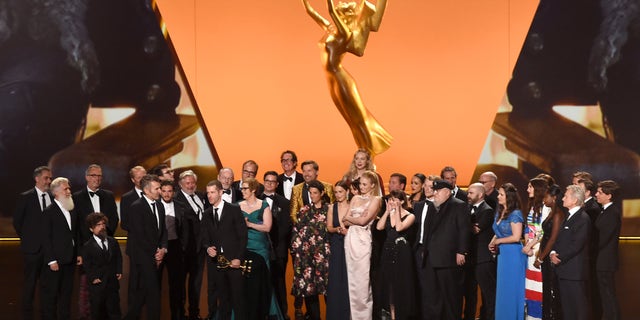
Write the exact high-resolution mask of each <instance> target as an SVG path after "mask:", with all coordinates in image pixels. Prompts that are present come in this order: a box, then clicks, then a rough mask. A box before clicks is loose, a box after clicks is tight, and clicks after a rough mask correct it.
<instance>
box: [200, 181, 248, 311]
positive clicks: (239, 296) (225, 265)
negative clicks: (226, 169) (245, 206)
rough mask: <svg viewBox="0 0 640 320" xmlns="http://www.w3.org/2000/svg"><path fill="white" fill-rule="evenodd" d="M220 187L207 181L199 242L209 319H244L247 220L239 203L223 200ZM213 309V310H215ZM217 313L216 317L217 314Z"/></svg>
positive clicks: (217, 182) (218, 183) (220, 185)
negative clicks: (203, 251)
mask: <svg viewBox="0 0 640 320" xmlns="http://www.w3.org/2000/svg"><path fill="white" fill-rule="evenodd" d="M222 194H223V188H222V184H221V183H220V181H218V180H213V181H211V182H209V183H208V184H207V199H208V200H209V203H210V204H211V207H209V209H207V210H206V211H205V212H204V215H203V219H202V245H203V247H205V248H206V251H207V256H208V257H207V276H208V285H207V288H208V293H209V296H208V304H209V310H210V312H211V310H217V315H216V314H212V313H210V314H209V319H214V318H215V319H221V320H228V319H231V312H232V311H233V315H234V319H236V320H247V310H246V308H247V306H246V304H245V293H244V276H243V274H242V271H241V270H240V265H241V262H242V261H243V260H244V253H245V250H246V248H247V224H246V222H245V220H244V217H243V215H242V211H240V207H239V206H238V205H236V204H231V203H228V202H226V201H222ZM214 312H215V311H214ZM216 316H217V317H216Z"/></svg>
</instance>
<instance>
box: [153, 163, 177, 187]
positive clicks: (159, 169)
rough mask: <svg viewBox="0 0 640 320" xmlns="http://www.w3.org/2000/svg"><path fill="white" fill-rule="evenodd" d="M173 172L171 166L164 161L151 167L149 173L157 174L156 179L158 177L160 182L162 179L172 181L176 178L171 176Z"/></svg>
mask: <svg viewBox="0 0 640 320" xmlns="http://www.w3.org/2000/svg"><path fill="white" fill-rule="evenodd" d="M173 172H174V171H173V169H171V166H169V165H168V164H166V163H161V164H159V165H157V166H155V167H153V169H151V173H152V174H155V175H156V176H158V179H160V183H162V182H164V181H171V182H172V183H173V182H174V181H175V180H176V178H175V177H174V176H173Z"/></svg>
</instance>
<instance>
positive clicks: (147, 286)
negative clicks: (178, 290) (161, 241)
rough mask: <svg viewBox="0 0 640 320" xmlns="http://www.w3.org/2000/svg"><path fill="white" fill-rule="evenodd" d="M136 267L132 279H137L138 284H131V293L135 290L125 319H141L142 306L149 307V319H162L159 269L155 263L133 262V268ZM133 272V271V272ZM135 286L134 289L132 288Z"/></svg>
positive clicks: (130, 297) (130, 298)
mask: <svg viewBox="0 0 640 320" xmlns="http://www.w3.org/2000/svg"><path fill="white" fill-rule="evenodd" d="M134 265H135V272H136V274H135V275H132V277H131V279H130V280H129V281H131V280H132V279H136V283H130V284H129V288H130V290H129V292H131V291H132V290H131V289H132V288H133V292H134V294H133V296H131V295H130V296H129V306H128V308H127V314H126V316H125V317H124V319H131V320H135V319H139V318H140V314H141V312H142V306H144V305H146V306H147V319H149V320H159V319H160V282H159V281H158V271H159V270H158V268H157V267H156V265H155V264H154V263H148V262H147V263H137V262H136V261H134V259H132V260H131V267H132V270H133V266H134ZM132 272H133V271H132ZM132 285H133V287H131V286H132Z"/></svg>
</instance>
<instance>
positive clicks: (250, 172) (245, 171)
mask: <svg viewBox="0 0 640 320" xmlns="http://www.w3.org/2000/svg"><path fill="white" fill-rule="evenodd" d="M242 172H244V173H246V174H250V175H252V176H255V175H256V173H258V172H257V171H249V170H242Z"/></svg>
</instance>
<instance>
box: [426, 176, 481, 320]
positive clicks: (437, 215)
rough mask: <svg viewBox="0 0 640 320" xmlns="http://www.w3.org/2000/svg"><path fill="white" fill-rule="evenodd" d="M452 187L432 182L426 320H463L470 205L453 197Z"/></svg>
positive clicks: (428, 227)
mask: <svg viewBox="0 0 640 320" xmlns="http://www.w3.org/2000/svg"><path fill="white" fill-rule="evenodd" d="M453 188H454V187H453V185H451V184H450V183H449V182H447V181H446V180H438V181H434V182H433V190H434V192H435V195H434V201H433V204H434V206H435V210H434V212H431V213H428V214H427V221H426V223H427V229H426V231H425V237H426V239H425V241H423V245H424V246H425V248H424V252H425V253H424V255H425V256H424V259H426V261H425V267H424V269H425V271H424V272H425V281H426V283H427V284H428V286H427V288H426V289H427V291H426V292H425V297H424V299H425V301H423V302H424V303H426V304H427V314H426V315H424V314H423V315H422V316H423V318H427V319H460V315H461V314H462V294H463V283H464V274H463V270H462V266H463V265H464V264H465V262H466V255H467V252H468V250H469V249H468V248H469V236H470V233H471V231H470V228H471V226H470V222H469V211H468V208H467V204H466V203H464V202H462V201H461V200H459V199H457V198H454V197H453Z"/></svg>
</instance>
